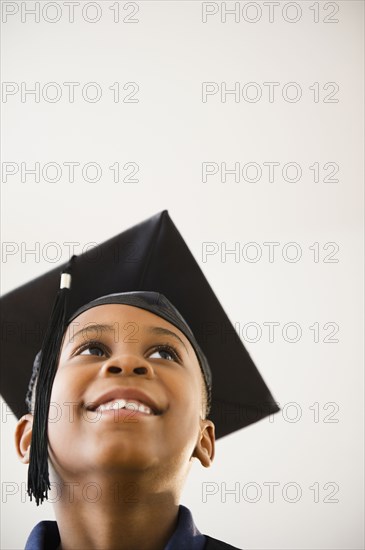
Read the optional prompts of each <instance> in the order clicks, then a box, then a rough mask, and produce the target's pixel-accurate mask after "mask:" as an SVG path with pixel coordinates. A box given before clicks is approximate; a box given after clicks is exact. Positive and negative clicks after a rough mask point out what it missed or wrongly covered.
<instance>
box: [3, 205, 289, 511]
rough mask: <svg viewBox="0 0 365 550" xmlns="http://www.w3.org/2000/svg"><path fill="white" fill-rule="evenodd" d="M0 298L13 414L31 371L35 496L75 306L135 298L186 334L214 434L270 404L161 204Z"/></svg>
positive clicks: (255, 416) (42, 493)
mask: <svg viewBox="0 0 365 550" xmlns="http://www.w3.org/2000/svg"><path fill="white" fill-rule="evenodd" d="M61 271H62V272H63V275H62V277H61V287H60V272H61ZM71 274H72V285H71V286H72V288H70V280H71ZM120 293H129V294H128V296H127V295H125V296H124V297H121V294H120ZM111 294H113V295H114V298H111V297H110V295H111ZM55 296H57V298H56V302H55ZM102 297H106V298H102ZM93 301H95V302H93ZM0 302H1V304H0V305H1V309H0V319H1V335H2V345H1V355H0V368H1V393H2V395H3V397H4V399H5V401H6V402H7V403H8V405H9V406H10V408H11V409H12V411H13V412H14V414H15V415H16V416H17V417H18V418H20V416H22V415H23V414H25V413H26V412H28V409H27V407H26V404H25V397H26V395H27V397H28V402H29V400H30V393H31V391H30V392H29V389H30V390H32V386H33V385H34V381H35V377H37V392H36V393H37V396H36V405H35V411H34V424H35V428H34V429H33V437H32V444H31V454H30V466H29V477H28V492H29V494H30V495H32V493H33V494H34V496H35V497H36V500H37V504H38V502H39V500H41V501H42V500H43V498H46V494H47V484H48V487H49V481H48V466H47V460H43V462H45V464H43V468H44V470H43V473H41V474H40V472H39V464H38V463H39V462H41V461H42V457H43V459H44V454H45V453H46V454H45V457H46V458H47V418H48V409H49V399H50V393H51V389H52V384H53V379H54V376H55V371H56V368H57V362H58V356H59V351H60V345H61V341H62V337H63V334H64V331H65V328H66V326H67V324H68V323H69V322H70V321H71V320H72V319H73V318H75V316H76V315H78V314H79V313H81V312H82V311H84V310H86V309H89V308H90V307H94V306H95V305H100V304H101V303H127V304H130V305H135V306H136V307H141V308H142V309H146V310H149V311H151V312H153V313H156V314H157V315H159V316H160V317H162V318H164V319H166V320H168V321H169V322H171V323H172V324H174V325H175V326H177V327H178V328H179V329H180V330H181V331H182V332H183V333H184V334H185V336H186V337H187V338H188V339H189V340H190V342H191V344H192V346H193V348H194V350H195V352H196V355H197V358H198V360H199V364H200V366H201V370H202V373H203V378H204V381H205V384H206V388H207V393H208V397H211V399H210V401H211V402H210V405H211V408H210V414H209V418H210V419H211V420H212V421H213V422H214V424H215V428H216V437H217V438H220V437H222V436H224V435H227V434H229V433H231V432H234V431H236V430H239V429H241V428H244V427H245V426H248V425H249V424H252V423H254V422H256V421H258V420H261V419H262V418H264V417H266V416H268V415H270V414H273V413H275V412H277V411H278V410H279V408H278V406H277V404H276V403H275V401H274V399H273V397H272V395H271V393H270V391H269V389H268V388H267V386H266V384H265V382H264V381H263V379H262V377H261V375H260V373H259V371H258V370H257V368H256V366H255V364H254V362H253V361H252V359H251V357H250V355H249V354H248V352H247V350H246V349H245V347H244V345H243V344H242V342H241V340H240V339H239V337H238V335H237V333H236V331H235V329H234V327H233V326H232V324H231V322H230V321H229V319H228V317H227V315H226V313H225V311H224V310H223V308H222V306H221V304H220V303H219V301H218V299H217V297H216V296H215V294H214V292H213V290H212V288H211V287H210V285H209V283H208V281H207V279H206V278H205V276H204V274H203V272H202V271H201V269H200V267H199V265H198V264H197V262H196V261H195V259H194V257H193V255H192V254H191V252H190V250H189V248H188V247H187V245H186V243H185V241H184V240H183V238H182V236H181V235H180V233H179V231H178V230H177V228H176V227H175V225H174V223H173V222H172V220H171V218H170V217H169V214H168V212H167V210H164V211H162V212H160V213H158V214H156V215H155V216H153V217H151V218H149V219H147V220H145V221H144V222H142V223H139V224H138V225H135V226H133V227H132V228H130V229H128V230H126V231H124V232H123V233H120V234H119V235H117V236H116V237H114V238H112V239H109V240H108V241H106V242H104V243H102V244H101V245H99V246H97V247H95V248H93V249H90V250H88V251H87V252H85V253H83V254H81V255H80V256H77V257H76V258H75V257H73V258H72V259H71V261H70V262H69V263H68V264H65V265H63V266H60V267H58V268H56V269H53V270H52V271H49V272H48V273H46V274H45V275H42V276H40V277H38V278H36V279H35V280H33V281H31V282H30V283H27V284H25V285H23V286H21V287H20V288H18V289H16V290H13V291H12V292H9V293H8V294H6V295H5V296H3V297H2V298H1V300H0ZM54 302H55V303H54ZM53 303H54V305H53V309H52V304H53ZM39 350H41V353H40V354H39V353H38V352H39ZM37 353H38V355H37ZM36 356H37V360H36V361H35V357H36ZM33 364H34V365H35V366H34V368H33V379H32V381H31V384H30V388H28V385H29V380H30V378H31V375H32V366H33ZM42 365H43V367H42ZM52 365H53V366H52ZM36 428H37V429H36ZM35 431H37V433H38V436H37V440H36V441H34V437H35V436H34V433H35ZM32 456H33V461H32ZM37 468H38V470H37ZM32 476H33V477H32ZM36 476H38V482H37V483H38V485H37V483H36V482H35V477H36ZM39 476H40V477H41V478H42V480H41V481H40V479H39ZM32 484H33V489H30V490H29V485H31V486H32ZM34 485H37V487H38V488H37V487H34Z"/></svg>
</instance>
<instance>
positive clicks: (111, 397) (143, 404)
mask: <svg viewBox="0 0 365 550" xmlns="http://www.w3.org/2000/svg"><path fill="white" fill-rule="evenodd" d="M86 408H87V410H89V411H97V412H98V411H101V412H102V411H109V410H119V409H127V410H130V411H135V412H139V413H142V414H147V415H160V414H162V411H161V410H160V409H159V408H158V407H157V405H156V404H155V403H154V401H153V400H152V399H151V398H150V397H149V396H147V395H146V394H144V393H143V392H142V391H141V390H138V389H133V388H122V387H118V388H114V389H113V390H110V391H108V392H107V393H105V394H103V395H101V396H100V397H99V398H97V399H96V400H95V401H92V402H89V403H88V404H87V406H86Z"/></svg>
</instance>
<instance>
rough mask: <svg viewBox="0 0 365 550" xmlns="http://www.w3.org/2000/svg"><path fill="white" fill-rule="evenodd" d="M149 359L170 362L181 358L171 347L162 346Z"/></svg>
mask: <svg viewBox="0 0 365 550" xmlns="http://www.w3.org/2000/svg"><path fill="white" fill-rule="evenodd" d="M149 357H150V358H151V359H166V360H168V361H178V360H179V356H178V354H177V352H176V351H175V350H174V349H173V348H171V347H170V346H160V347H158V348H157V349H155V350H154V351H153V352H152V353H151V354H150V355H149Z"/></svg>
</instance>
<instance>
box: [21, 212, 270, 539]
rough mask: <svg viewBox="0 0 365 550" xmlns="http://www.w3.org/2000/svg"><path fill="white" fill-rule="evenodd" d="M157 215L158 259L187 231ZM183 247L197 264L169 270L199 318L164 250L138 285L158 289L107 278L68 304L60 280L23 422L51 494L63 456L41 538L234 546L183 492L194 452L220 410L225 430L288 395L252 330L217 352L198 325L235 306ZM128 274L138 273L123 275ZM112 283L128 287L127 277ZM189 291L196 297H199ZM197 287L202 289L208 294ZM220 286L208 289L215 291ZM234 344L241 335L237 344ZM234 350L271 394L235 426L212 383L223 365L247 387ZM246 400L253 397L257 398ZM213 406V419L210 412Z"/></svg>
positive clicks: (40, 493)
mask: <svg viewBox="0 0 365 550" xmlns="http://www.w3.org/2000/svg"><path fill="white" fill-rule="evenodd" d="M147 222H148V223H149V224H150V223H151V220H148V221H147ZM145 224H146V222H145ZM145 224H140V225H139V226H137V228H134V237H135V238H137V240H138V236H140V235H143V236H144V237H145V236H146V231H145V230H146V225H145ZM156 227H157V232H156ZM148 229H149V231H148V232H147V233H148V234H153V244H154V248H155V250H154V253H155V259H154V261H156V262H157V263H158V264H160V268H161V267H162V266H161V263H163V261H162V258H164V259H165V258H166V254H165V249H164V246H165V244H166V242H167V243H168V244H171V235H172V236H173V238H174V239H175V241H176V239H178V240H179V243H178V244H179V245H180V246H181V244H182V243H181V240H182V239H181V236H180V235H179V234H178V233H177V230H176V228H175V227H174V226H173V225H172V222H171V220H170V219H169V218H168V216H167V213H166V212H163V213H161V214H160V215H159V216H158V217H155V218H153V224H152V228H151V227H149V228H148ZM165 241H166V242H165ZM156 242H157V244H156ZM150 244H151V243H149V245H150ZM174 244H177V241H176V242H175V243H174ZM184 245H185V243H184ZM185 246H186V245H185ZM167 248H170V247H167ZM156 249H157V250H156ZM183 252H184V258H183V259H184V262H183V264H181V265H180V269H178V270H177V271H175V272H174V273H173V272H172V271H173V270H172V269H171V267H170V272H169V277H167V279H168V280H169V281H170V283H169V284H172V286H173V287H174V288H175V287H176V285H177V286H178V290H179V295H182V296H180V303H179V310H180V311H181V310H182V309H183V310H184V317H187V316H188V315H190V320H189V324H188V323H187V322H186V321H185V319H184V317H182V316H181V315H180V313H179V312H178V310H177V309H176V308H175V307H174V306H173V305H172V304H171V303H170V302H169V300H168V299H167V298H166V297H165V296H164V295H163V294H162V293H161V290H162V289H164V290H165V289H167V287H168V286H169V284H166V281H164V282H163V283H161V277H162V278H163V277H164V276H165V275H164V274H163V273H161V271H160V270H158V271H159V274H158V280H154V281H153V280H152V279H151V280H149V275H150V273H151V272H152V271H153V267H152V263H153V261H152V263H151V260H150V261H149V265H148V266H147V267H146V264H145V262H144V265H143V270H142V272H143V275H142V277H141V274H140V272H139V273H138V275H137V276H136V275H135V274H134V278H135V281H136V280H138V285H137V284H136V283H135V282H134V286H138V287H139V288H140V287H141V286H142V287H143V286H146V287H148V286H153V287H154V290H157V291H158V292H153V291H150V290H147V291H145V290H143V291H133V292H123V293H120V292H118V293H115V292H113V293H112V294H109V295H106V296H104V297H102V298H99V297H97V298H96V299H95V294H96V292H99V296H100V290H99V291H96V290H93V292H91V298H92V299H91V300H89V301H85V294H84V296H83V297H81V298H80V299H79V300H78V307H76V308H75V307H74V306H73V307H71V311H72V314H71V315H68V314H66V311H68V309H69V308H68V306H67V303H66V300H67V298H68V294H70V296H72V292H71V291H69V290H68V288H67V285H66V288H65V289H63V290H61V291H60V294H59V297H58V303H57V307H56V308H55V310H54V311H53V314H52V318H51V321H50V323H49V324H48V328H49V330H48V335H46V337H45V340H44V342H43V345H42V352H41V359H40V361H39V362H38V365H36V370H35V372H34V376H33V382H34V380H35V378H37V383H36V388H35V390H36V399H35V410H34V416H33V415H32V414H30V413H28V414H26V415H25V416H23V417H22V419H21V420H20V421H19V423H18V427H17V431H16V443H17V449H18V453H19V455H20V457H21V460H22V461H23V462H24V463H28V462H30V468H29V482H28V487H29V494H30V495H31V496H34V497H35V498H36V501H37V503H38V502H39V501H41V502H42V501H43V499H44V498H47V490H48V488H49V479H48V462H49V465H50V471H51V479H52V482H53V483H54V487H56V488H57V497H59V498H57V499H56V502H55V505H54V507H55V515H56V519H57V523H56V522H42V523H41V524H39V525H38V526H37V527H36V528H35V529H34V530H33V532H32V534H31V536H30V538H29V539H28V543H27V546H26V549H27V550H39V549H41V548H47V549H48V548H49V549H50V550H51V549H60V550H69V549H76V548H80V549H81V548H98V549H103V550H104V549H105V550H109V549H110V550H113V549H116V548H118V549H120V550H124V549H128V550H134V549H136V550H137V549H138V550H162V549H165V550H172V549H180V548H191V549H192V550H203V549H208V550H209V549H214V548H232V547H231V546H229V545H226V544H225V543H223V542H221V541H217V540H216V539H213V538H211V537H208V536H206V535H202V534H201V533H200V532H199V531H198V530H197V528H196V527H195V525H194V523H193V520H192V516H191V514H190V512H189V510H188V509H187V508H185V507H183V506H181V505H180V506H179V499H180V494H181V490H182V487H183V484H184V481H185V479H186V476H187V474H188V472H189V469H190V467H191V464H192V459H193V458H196V459H198V460H199V461H200V462H201V464H202V465H203V466H205V467H208V466H209V465H210V464H211V461H212V460H213V458H214V440H215V433H214V432H215V426H214V423H213V421H214V420H217V422H216V424H217V425H218V429H219V432H220V433H218V435H223V434H224V433H228V432H229V431H232V429H236V425H237V423H238V424H239V423H240V425H241V426H242V425H247V424H248V423H250V422H252V421H255V420H257V419H259V418H263V417H264V416H266V414H269V413H270V412H275V410H277V407H276V406H275V404H274V402H273V400H272V397H271V395H270V393H269V392H268V390H267V388H266V386H265V384H264V383H263V381H262V379H261V377H260V376H259V374H258V372H257V370H256V368H255V367H254V365H253V363H252V361H251V360H250V358H249V356H248V354H247V352H246V351H245V350H244V348H243V346H242V344H241V343H240V342H237V341H236V340H235V341H234V342H230V343H229V344H228V345H226V346H222V344H221V343H219V348H222V347H223V355H222V349H220V350H219V354H220V355H219V357H218V358H217V357H215V352H217V343H216V342H211V341H208V342H207V341H205V342H204V339H203V338H202V337H201V336H200V337H199V340H200V342H204V352H206V354H207V356H208V360H207V358H206V356H205V353H203V351H202V349H201V346H200V342H199V343H198V340H197V339H196V337H195V333H196V330H195V329H194V331H192V330H191V325H196V327H197V326H198V324H199V323H201V321H202V320H203V321H204V320H205V318H204V313H202V311H203V312H206V311H207V310H208V313H209V310H210V313H212V310H213V309H214V308H217V311H219V314H220V315H222V311H223V310H222V309H221V307H220V304H219V303H218V301H217V300H216V298H215V296H214V294H213V293H212V291H211V289H210V288H209V286H208V284H207V282H206V280H205V279H204V280H203V287H201V282H202V277H203V275H202V274H201V272H200V271H199V272H198V271H197V268H198V266H196V264H195V265H194V263H193V262H194V260H193V259H192V257H191V255H190V256H188V252H187V249H184V250H183ZM143 258H145V256H143ZM78 261H79V258H77V261H76V264H75V267H76V266H77V264H78ZM79 265H80V261H79ZM106 265H107V262H105V261H104V262H103V266H104V268H105V266H106ZM186 269H188V274H189V276H190V279H189V281H188V286H189V289H188V291H187V290H186V288H184V284H185V285H186V282H185V283H184V284H183V283H181V284H178V281H177V279H178V278H179V277H181V275H183V278H184V279H185V278H186V275H187V272H186ZM198 269H199V268H198ZM123 270H125V265H124V266H123ZM181 270H183V273H182V274H181ZM184 270H185V271H184ZM194 270H195V272H194ZM75 271H76V272H75V274H74V279H75V281H76V280H77V275H78V274H77V270H76V269H75ZM89 271H90V270H88V272H89ZM80 273H81V272H80V269H79V281H80V280H81V279H82V280H83V281H84V282H85V280H86V279H85V278H82V277H80ZM104 273H105V275H104V280H103V282H102V284H101V285H100V278H99V280H98V281H97V285H98V288H99V289H100V287H102V288H103V289H105V288H106V289H107V290H110V287H108V285H107V284H105V280H106V279H107V278H108V273H109V272H108V271H104ZM171 277H172V278H173V279H175V280H173V281H172V283H171ZM97 278H98V277H97ZM181 281H183V279H181ZM130 284H133V283H132V282H130ZM84 286H85V284H84V285H83V286H82V287H81V288H84ZM118 286H119V289H120V287H121V286H122V287H124V288H125V287H128V284H125V281H124V282H123V284H122V285H121V284H120V281H119V282H118ZM190 287H191V288H190ZM197 287H199V288H198V291H197V290H196V288H197ZM207 287H208V291H209V293H208V294H209V296H208V294H207ZM124 288H123V290H124ZM28 290H29V289H28ZM112 290H116V288H115V286H114V287H113V285H112ZM204 293H205V294H206V296H204ZM76 294H77V295H79V294H80V292H77V293H76ZM169 294H170V295H171V292H169ZM192 294H193V295H194V296H192ZM202 295H203V296H202ZM187 296H190V300H189V305H188V304H186V305H185V300H184V298H185V299H186V297H187ZM195 296H197V297H198V300H200V302H199V301H198V303H194V297H195ZM207 296H208V298H207V299H208V302H206V303H205V304H204V303H202V299H203V298H206V297H207ZM176 298H177V299H179V296H177V295H176ZM214 300H215V302H214ZM191 302H193V306H192V304H191ZM213 302H214V304H213ZM212 304H213V306H212ZM80 306H81V307H80ZM194 308H195V309H194ZM191 311H193V314H191ZM223 313H224V312H223ZM209 318H210V319H212V320H213V321H214V320H215V319H217V317H214V316H213V318H211V317H208V319H209ZM197 319H198V321H197ZM221 320H222V319H220V321H221ZM224 321H225V323H226V322H227V321H226V318H225V319H224ZM126 331H127V334H126ZM237 346H238V347H237ZM232 347H233V348H235V347H236V349H235V351H234V355H233V356H232V353H233V352H232V350H231V348H232ZM232 360H233V363H235V362H237V361H240V362H241V367H244V369H245V372H244V373H243V374H244V378H245V381H246V385H247V384H249V385H250V388H249V394H250V395H252V398H254V400H255V402H256V404H257V405H259V401H258V399H257V395H258V394H260V397H261V400H262V402H261V403H260V405H262V403H265V404H266V407H265V409H264V410H263V409H262V408H260V407H259V408H257V410H256V417H255V418H254V420H252V418H244V419H242V415H241V417H240V418H239V419H237V418H236V419H235V420H234V421H233V423H232V420H231V419H230V421H229V422H230V423H231V424H232V425H230V426H229V427H227V426H226V424H227V418H226V417H225V415H224V414H219V413H222V410H223V412H224V410H225V409H224V407H225V400H224V399H227V397H226V395H227V394H226V395H223V397H224V399H221V403H220V404H221V409H220V410H219V408H217V403H218V404H219V401H218V400H217V399H216V398H215V397H214V396H215V393H213V399H212V395H211V392H212V386H211V376H212V373H211V370H210V369H212V370H213V381H214V382H215V379H216V378H218V377H219V375H220V378H221V380H222V379H223V380H224V385H225V386H226V387H227V388H229V390H228V392H230V393H231V394H234V393H235V392H236V395H237V388H235V387H234V386H235V384H236V379H235V376H236V375H237V374H242V373H241V371H240V370H237V368H236V366H237V365H235V364H233V365H232ZM243 360H244V362H243ZM250 361H251V362H250ZM216 373H218V376H217V377H216V376H215V375H216ZM218 379H219V378H218ZM32 389H33V388H32ZM240 390H241V391H242V386H241V388H239V389H238V391H240ZM223 394H224V392H223ZM217 395H219V394H218V391H217ZM221 395H222V394H221ZM211 402H212V405H213V407H212V412H211V411H210V404H211ZM50 404H52V405H54V404H55V405H56V406H57V411H58V417H57V422H47V417H48V411H49V407H50ZM228 405H229V403H228ZM245 405H246V406H247V407H248V406H250V407H251V410H252V408H253V407H252V402H251V403H249V404H248V405H247V404H245ZM229 406H230V405H229ZM227 410H231V409H229V408H228V409H227ZM210 412H211V417H212V418H213V421H212V420H211V419H210V418H207V416H208V415H209V413H210ZM90 487H91V488H92V489H93V490H94V493H95V494H94V495H93V497H92V498H91V499H90V498H89V497H88V495H87V493H85V489H90ZM85 495H86V496H85Z"/></svg>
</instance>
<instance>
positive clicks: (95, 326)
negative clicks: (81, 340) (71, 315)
mask: <svg viewBox="0 0 365 550" xmlns="http://www.w3.org/2000/svg"><path fill="white" fill-rule="evenodd" d="M71 325H72V323H71ZM90 330H92V331H94V332H95V331H99V330H100V331H103V330H106V331H109V332H111V331H113V332H114V331H115V326H114V325H105V324H100V323H93V324H90V325H89V326H86V327H83V328H80V330H78V331H77V332H75V333H73V334H71V335H70V339H69V341H68V344H67V345H66V347H67V346H69V345H70V344H72V343H73V341H74V339H75V338H76V336H77V335H78V334H80V333H82V332H83V333H85V334H87V332H88V331H90Z"/></svg>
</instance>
